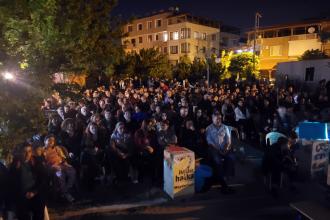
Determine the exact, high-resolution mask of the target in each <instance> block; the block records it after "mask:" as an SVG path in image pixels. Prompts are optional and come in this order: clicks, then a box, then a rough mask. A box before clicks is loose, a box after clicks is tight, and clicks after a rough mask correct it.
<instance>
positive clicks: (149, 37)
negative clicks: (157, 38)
mask: <svg viewBox="0 0 330 220" xmlns="http://www.w3.org/2000/svg"><path fill="white" fill-rule="evenodd" d="M148 42H152V35H151V34H150V35H148Z"/></svg>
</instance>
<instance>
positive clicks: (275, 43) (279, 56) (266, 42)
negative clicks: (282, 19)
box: [247, 19, 330, 73]
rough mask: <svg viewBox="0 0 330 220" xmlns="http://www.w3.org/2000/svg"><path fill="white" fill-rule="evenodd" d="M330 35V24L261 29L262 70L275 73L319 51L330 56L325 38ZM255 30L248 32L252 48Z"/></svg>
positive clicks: (313, 23)
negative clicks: (281, 65) (283, 65)
mask: <svg viewBox="0 0 330 220" xmlns="http://www.w3.org/2000/svg"><path fill="white" fill-rule="evenodd" d="M325 32H330V20H329V19H326V20H317V21H304V22H299V23H293V24H282V25H275V26H270V27H261V28H259V30H258V31H257V40H256V54H258V55H260V69H261V71H264V72H268V73H270V72H272V73H273V72H274V70H275V69H276V65H277V64H278V63H281V62H289V61H297V60H298V58H299V57H300V56H301V55H302V54H303V53H304V52H305V51H306V50H311V49H319V50H322V51H324V52H326V53H328V54H329V55H330V43H329V41H324V39H322V38H321V36H322V35H323V33H325ZM254 33H255V32H254V30H251V31H248V32H247V36H248V41H247V43H248V45H249V46H250V47H253V45H254Z"/></svg>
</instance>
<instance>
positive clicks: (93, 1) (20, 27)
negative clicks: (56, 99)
mask: <svg viewBox="0 0 330 220" xmlns="http://www.w3.org/2000/svg"><path fill="white" fill-rule="evenodd" d="M115 5H116V1H115V0H105V1H103V0H90V1H84V0H39V1H29V0H4V1H2V2H1V5H0V12H1V14H2V19H1V21H0V23H1V25H0V26H1V27H2V37H3V40H4V43H5V47H6V48H7V51H8V52H9V55H10V56H11V57H15V58H16V61H25V62H26V63H27V64H28V65H29V67H30V68H33V69H34V70H36V71H40V70H43V71H45V72H57V71H60V70H61V71H80V70H84V71H86V72H93V71H95V70H103V71H104V70H106V69H109V68H108V66H109V65H113V64H115V63H116V62H117V61H118V59H119V57H120V53H121V52H122V50H121V45H120V37H121V31H120V28H121V26H120V22H119V21H118V20H117V19H116V18H114V17H112V15H111V13H110V12H111V10H112V9H113V7H114V6H115Z"/></svg>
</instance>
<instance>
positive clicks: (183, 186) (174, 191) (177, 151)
mask: <svg viewBox="0 0 330 220" xmlns="http://www.w3.org/2000/svg"><path fill="white" fill-rule="evenodd" d="M194 175H195V155H194V152H192V151H190V150H188V149H186V148H181V147H170V148H167V149H166V150H165V151H164V191H165V192H166V193H167V194H169V195H170V196H171V197H172V198H174V197H178V196H184V195H192V194H194V191H195V179H194Z"/></svg>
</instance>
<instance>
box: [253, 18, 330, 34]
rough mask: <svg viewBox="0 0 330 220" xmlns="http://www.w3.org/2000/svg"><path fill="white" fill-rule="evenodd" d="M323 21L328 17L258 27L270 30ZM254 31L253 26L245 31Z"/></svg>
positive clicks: (329, 20) (326, 20)
mask: <svg viewBox="0 0 330 220" xmlns="http://www.w3.org/2000/svg"><path fill="white" fill-rule="evenodd" d="M323 22H330V19H308V20H303V21H299V22H292V23H285V24H276V25H271V26H264V27H260V28H259V31H260V30H271V29H278V28H288V27H299V26H304V25H318V24H320V23H323ZM251 32H254V28H251V29H249V30H248V31H247V33H251Z"/></svg>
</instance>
